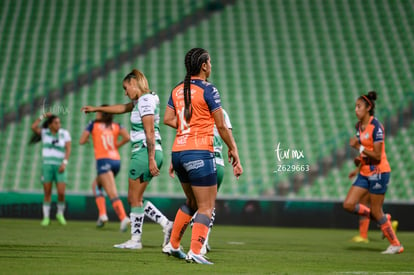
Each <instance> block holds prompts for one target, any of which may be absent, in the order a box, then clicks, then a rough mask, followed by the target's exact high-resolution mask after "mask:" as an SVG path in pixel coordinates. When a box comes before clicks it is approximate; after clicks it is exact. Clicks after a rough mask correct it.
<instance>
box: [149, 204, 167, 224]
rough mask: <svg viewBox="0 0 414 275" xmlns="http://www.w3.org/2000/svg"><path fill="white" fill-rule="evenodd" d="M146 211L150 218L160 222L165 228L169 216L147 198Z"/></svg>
mask: <svg viewBox="0 0 414 275" xmlns="http://www.w3.org/2000/svg"><path fill="white" fill-rule="evenodd" d="M144 212H145V215H146V216H147V217H148V218H150V219H151V220H153V221H154V222H156V223H158V224H159V225H161V226H162V227H163V228H164V227H165V226H166V225H167V224H168V221H169V220H168V219H167V217H166V216H164V214H162V213H161V211H160V210H158V208H157V207H155V205H153V204H152V203H151V202H150V201H148V200H145V202H144Z"/></svg>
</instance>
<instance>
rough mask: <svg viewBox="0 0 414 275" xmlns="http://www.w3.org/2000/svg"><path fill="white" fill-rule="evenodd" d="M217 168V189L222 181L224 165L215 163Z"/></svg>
mask: <svg viewBox="0 0 414 275" xmlns="http://www.w3.org/2000/svg"><path fill="white" fill-rule="evenodd" d="M216 168H217V191H218V190H219V189H220V185H221V183H222V182H223V177H224V166H221V165H218V164H217V165H216Z"/></svg>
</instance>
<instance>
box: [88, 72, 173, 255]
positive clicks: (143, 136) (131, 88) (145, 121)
mask: <svg viewBox="0 0 414 275" xmlns="http://www.w3.org/2000/svg"><path fill="white" fill-rule="evenodd" d="M123 88H124V90H125V95H127V96H128V97H129V98H130V99H131V102H129V103H126V104H117V105H110V106H100V107H94V106H84V107H82V110H83V111H84V112H85V113H89V112H106V113H112V114H123V113H131V118H130V122H131V131H130V138H131V145H132V150H131V151H132V154H131V161H130V165H129V179H128V183H129V188H128V201H129V203H130V205H131V213H130V220H131V239H130V240H128V241H126V242H124V243H121V244H116V245H114V247H116V248H127V249H141V248H142V243H141V235H142V226H143V223H144V215H147V217H149V218H150V219H152V220H153V221H154V222H157V223H158V224H160V225H161V226H162V227H163V232H164V242H163V246H164V245H166V244H167V243H168V241H169V238H170V234H171V229H172V222H171V221H169V220H168V219H167V218H166V217H165V216H164V215H163V214H162V213H161V211H159V210H158V209H157V208H156V207H155V206H154V205H153V204H152V203H151V202H150V201H148V200H145V201H144V191H145V189H146V187H147V185H148V184H149V182H150V181H151V179H152V177H155V176H158V175H159V173H160V170H159V169H160V168H161V165H162V161H163V154H162V147H161V135H160V128H159V121H160V100H159V98H158V96H157V95H156V94H155V93H152V92H151V91H150V89H149V85H148V81H147V79H146V77H145V75H144V74H143V73H142V72H140V71H138V70H136V69H134V70H132V72H131V73H129V74H128V75H127V76H125V78H124V80H123Z"/></svg>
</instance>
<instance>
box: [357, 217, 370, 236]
mask: <svg viewBox="0 0 414 275" xmlns="http://www.w3.org/2000/svg"><path fill="white" fill-rule="evenodd" d="M368 228H369V218H366V217H361V218H360V219H359V235H360V236H361V237H362V238H364V239H366V238H368Z"/></svg>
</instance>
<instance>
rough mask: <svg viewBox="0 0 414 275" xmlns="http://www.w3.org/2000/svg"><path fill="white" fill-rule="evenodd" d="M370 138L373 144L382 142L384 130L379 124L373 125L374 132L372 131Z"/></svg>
mask: <svg viewBox="0 0 414 275" xmlns="http://www.w3.org/2000/svg"><path fill="white" fill-rule="evenodd" d="M372 138H373V140H374V143H375V142H382V141H384V128H383V127H382V125H381V124H380V123H376V124H375V127H374V130H373V131H372Z"/></svg>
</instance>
